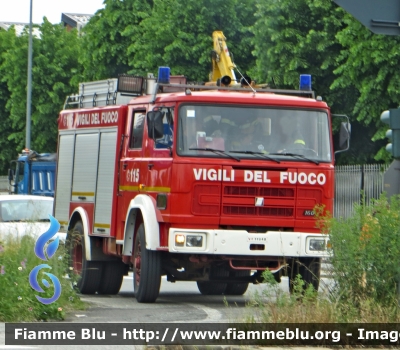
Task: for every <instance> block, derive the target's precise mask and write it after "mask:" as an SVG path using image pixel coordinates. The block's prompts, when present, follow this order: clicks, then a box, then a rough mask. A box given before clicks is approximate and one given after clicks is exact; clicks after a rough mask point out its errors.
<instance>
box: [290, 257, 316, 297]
mask: <svg viewBox="0 0 400 350" xmlns="http://www.w3.org/2000/svg"><path fill="white" fill-rule="evenodd" d="M288 269H289V271H288V277H289V291H290V293H293V292H294V281H295V279H296V276H297V275H300V276H301V278H302V280H303V281H304V282H305V283H304V285H303V288H304V290H305V289H307V288H308V286H309V285H310V284H312V286H313V287H314V289H315V290H316V291H318V288H319V280H320V277H321V258H298V259H293V260H292V261H291V263H290V264H289V267H288Z"/></svg>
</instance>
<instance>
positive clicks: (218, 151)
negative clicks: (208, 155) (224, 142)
mask: <svg viewBox="0 0 400 350" xmlns="http://www.w3.org/2000/svg"><path fill="white" fill-rule="evenodd" d="M189 151H208V152H213V153H216V154H223V155H225V156H228V157H229V158H232V159H235V160H237V161H238V162H240V158H238V157H235V156H233V155H231V154H229V153H226V152H225V151H222V150H220V149H214V148H208V147H205V148H189Z"/></svg>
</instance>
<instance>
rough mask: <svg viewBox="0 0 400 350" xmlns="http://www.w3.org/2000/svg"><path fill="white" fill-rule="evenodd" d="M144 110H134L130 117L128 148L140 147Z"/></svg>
mask: <svg viewBox="0 0 400 350" xmlns="http://www.w3.org/2000/svg"><path fill="white" fill-rule="evenodd" d="M145 117H146V115H145V112H135V113H134V114H133V118H132V128H131V138H130V140H129V148H142V140H143V132H144V120H145Z"/></svg>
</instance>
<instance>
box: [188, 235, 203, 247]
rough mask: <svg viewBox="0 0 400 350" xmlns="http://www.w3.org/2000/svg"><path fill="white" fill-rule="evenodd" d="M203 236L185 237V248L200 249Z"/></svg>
mask: <svg viewBox="0 0 400 350" xmlns="http://www.w3.org/2000/svg"><path fill="white" fill-rule="evenodd" d="M202 246H203V236H197V235H196V236H189V235H187V236H186V247H197V248H198V247H202Z"/></svg>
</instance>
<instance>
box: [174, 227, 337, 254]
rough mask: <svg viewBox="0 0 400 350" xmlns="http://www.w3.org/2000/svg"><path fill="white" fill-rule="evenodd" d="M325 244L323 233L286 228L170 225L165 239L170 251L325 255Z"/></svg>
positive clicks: (325, 239) (326, 241) (326, 240)
mask: <svg viewBox="0 0 400 350" xmlns="http://www.w3.org/2000/svg"><path fill="white" fill-rule="evenodd" d="M177 236H178V238H177V239H176V237H177ZM197 237H201V239H200V238H197ZM177 241H178V243H177ZM193 242H195V244H192V243H193ZM200 244H201V245H200ZM194 245H195V246H194ZM196 245H197V246H196ZM327 245H328V236H326V235H322V234H318V233H306V232H286V231H284V232H281V231H267V232H265V233H249V232H247V231H245V230H189V229H180V228H179V229H178V228H170V230H169V239H168V250H169V252H171V253H191V254H214V255H217V254H218V255H243V256H271V257H328V256H329V255H330V254H329V251H328V250H327V249H326V247H327Z"/></svg>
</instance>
